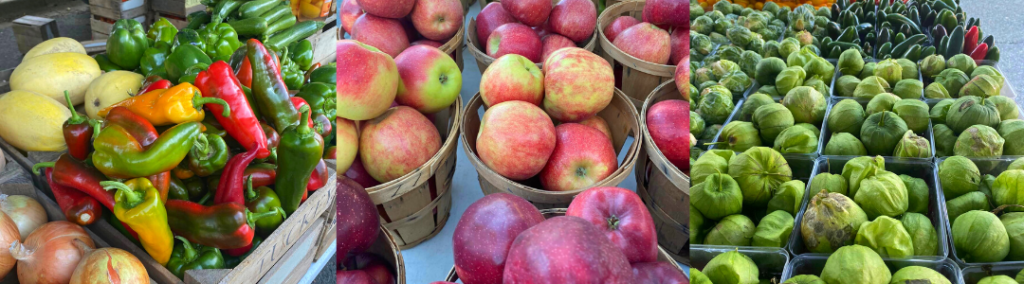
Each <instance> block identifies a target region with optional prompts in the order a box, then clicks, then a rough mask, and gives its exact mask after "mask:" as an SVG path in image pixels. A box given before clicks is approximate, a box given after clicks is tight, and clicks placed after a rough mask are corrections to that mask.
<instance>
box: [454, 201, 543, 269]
mask: <svg viewBox="0 0 1024 284" xmlns="http://www.w3.org/2000/svg"><path fill="white" fill-rule="evenodd" d="M540 222H544V216H543V215H541V214H540V211H539V210H537V208H536V207H533V204H530V202H527V201H526V199H523V198H522V197H519V196H515V195H511V194H508V193H503V192H502V193H494V194H488V195H486V196H484V197H483V198H481V199H480V200H477V201H476V202H473V204H470V205H469V208H466V212H465V213H463V214H462V218H461V219H459V224H458V225H457V226H456V227H455V233H454V234H453V235H452V250H453V252H454V253H455V271H456V273H458V274H459V279H460V280H462V282H464V283H482V284H501V276H502V272H503V271H504V270H505V258H506V257H507V256H508V250H509V248H511V247H512V241H514V240H515V239H516V236H519V234H520V233H522V232H523V231H526V229H529V228H530V227H533V226H534V225H537V224H540ZM497 224H500V225H497Z"/></svg>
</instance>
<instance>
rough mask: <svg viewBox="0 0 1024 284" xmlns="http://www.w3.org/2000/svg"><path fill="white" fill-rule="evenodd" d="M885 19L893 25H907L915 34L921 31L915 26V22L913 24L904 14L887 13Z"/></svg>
mask: <svg viewBox="0 0 1024 284" xmlns="http://www.w3.org/2000/svg"><path fill="white" fill-rule="evenodd" d="M885 20H886V21H889V22H891V23H893V25H901V24H902V25H907V26H908V27H910V30H911V31H912V32H913V33H915V34H919V33H921V28H919V27H917V24H915V23H914V21H911V20H910V18H907V17H906V16H903V15H900V14H888V15H886V16H885Z"/></svg>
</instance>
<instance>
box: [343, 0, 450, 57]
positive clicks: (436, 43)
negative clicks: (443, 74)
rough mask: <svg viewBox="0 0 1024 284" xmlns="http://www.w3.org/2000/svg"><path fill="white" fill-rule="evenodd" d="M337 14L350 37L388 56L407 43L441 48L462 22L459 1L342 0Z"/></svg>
mask: <svg viewBox="0 0 1024 284" xmlns="http://www.w3.org/2000/svg"><path fill="white" fill-rule="evenodd" d="M338 13H340V14H341V25H342V28H343V29H345V32H346V33H348V34H350V35H352V39H355V40H358V41H360V42H363V43H365V44H369V45H371V46H374V47H377V48H378V49H380V50H381V51H384V53H387V54H388V55H391V56H392V57H397V56H398V55H399V54H400V53H402V51H403V50H405V49H406V48H409V47H410V46H416V45H427V46H433V47H441V45H444V43H445V42H448V40H450V39H451V38H452V37H454V36H455V33H457V32H458V31H459V28H462V22H463V10H462V3H461V2H459V0H358V1H357V0H344V3H342V4H341V9H340V10H339V11H338Z"/></svg>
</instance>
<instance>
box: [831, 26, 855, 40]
mask: <svg viewBox="0 0 1024 284" xmlns="http://www.w3.org/2000/svg"><path fill="white" fill-rule="evenodd" d="M854 38H857V28H856V27H853V26H849V27H846V29H843V33H841V34H839V37H837V38H836V41H845V42H850V41H852V40H853V39H854Z"/></svg>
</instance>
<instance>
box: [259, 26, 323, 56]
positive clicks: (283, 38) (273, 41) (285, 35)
mask: <svg viewBox="0 0 1024 284" xmlns="http://www.w3.org/2000/svg"><path fill="white" fill-rule="evenodd" d="M323 27H324V23H323V22H317V21H305V22H301V23H298V24H295V25H294V26H292V27H291V28H289V29H287V30H284V31H281V32H280V33H278V34H275V35H274V36H272V37H270V39H267V40H266V41H264V42H263V44H264V45H266V46H267V47H268V48H270V49H273V50H281V49H283V48H285V47H287V46H288V45H289V44H292V42H295V41H298V40H300V39H304V38H307V37H309V36H311V35H313V34H316V32H318V31H320V29H321V28H323Z"/></svg>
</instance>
